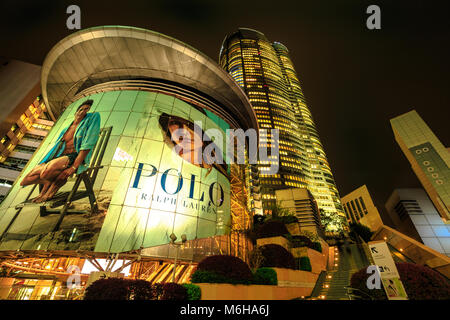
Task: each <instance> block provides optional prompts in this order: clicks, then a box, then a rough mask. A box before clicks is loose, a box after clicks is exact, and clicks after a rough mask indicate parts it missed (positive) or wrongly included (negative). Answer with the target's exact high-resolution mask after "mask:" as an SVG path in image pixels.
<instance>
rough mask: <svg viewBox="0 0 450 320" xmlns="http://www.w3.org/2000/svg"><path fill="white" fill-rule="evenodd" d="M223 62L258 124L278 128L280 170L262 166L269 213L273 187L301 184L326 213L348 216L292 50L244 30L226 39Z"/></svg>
mask: <svg viewBox="0 0 450 320" xmlns="http://www.w3.org/2000/svg"><path fill="white" fill-rule="evenodd" d="M219 60H220V61H219V63H220V65H221V66H222V67H223V68H224V69H225V70H226V71H227V72H229V74H230V75H231V76H232V77H233V78H234V79H235V80H236V82H237V83H238V84H239V86H240V87H241V88H242V89H243V90H244V92H245V93H246V94H247V96H248V97H249V99H250V102H251V103H252V105H253V108H254V110H255V113H256V115H257V118H258V123H259V125H260V128H261V129H272V128H274V129H279V149H280V151H279V153H280V159H279V161H280V169H279V172H278V174H277V175H272V176H269V177H267V178H266V177H264V176H265V175H264V173H265V171H266V170H267V169H266V168H267V167H268V164H265V163H259V164H258V167H259V173H260V174H261V176H263V177H264V178H262V179H261V191H262V194H263V195H264V196H263V197H262V199H263V207H264V208H265V209H266V211H267V209H268V208H270V206H271V205H272V204H273V203H274V202H275V196H274V195H275V190H278V189H285V188H287V187H297V188H307V189H308V190H309V191H310V192H311V193H312V194H313V196H314V198H315V199H316V201H317V204H318V207H319V209H321V211H322V212H323V213H325V214H328V215H335V214H339V215H344V211H343V208H342V205H341V201H340V197H339V193H338V190H337V188H336V185H335V182H334V179H333V175H332V173H331V169H330V166H329V164H328V161H327V159H326V155H325V152H324V150H323V146H322V144H321V142H320V140H319V135H318V133H317V130H316V127H315V124H314V121H313V118H312V115H311V112H310V111H309V109H308V107H307V105H306V101H305V98H304V95H303V92H302V89H301V86H300V81H299V80H298V77H297V73H296V71H295V69H294V66H293V63H292V61H291V59H290V57H289V51H288V49H287V48H286V47H285V46H284V45H283V44H281V43H278V42H273V43H271V42H270V41H269V40H268V39H267V38H266V37H265V35H264V34H262V33H260V32H258V31H255V30H251V29H246V28H240V29H239V30H238V31H237V32H235V33H232V34H230V35H228V36H227V37H226V38H225V40H224V41H223V44H222V48H221V51H220V57H219ZM271 143H272V140H271V137H270V135H268V136H267V137H265V136H261V140H260V146H263V145H270V144H271Z"/></svg>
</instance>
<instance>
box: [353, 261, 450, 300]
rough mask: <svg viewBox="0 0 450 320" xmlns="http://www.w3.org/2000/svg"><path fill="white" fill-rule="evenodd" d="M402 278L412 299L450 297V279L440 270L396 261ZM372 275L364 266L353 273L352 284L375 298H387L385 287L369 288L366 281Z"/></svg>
mask: <svg viewBox="0 0 450 320" xmlns="http://www.w3.org/2000/svg"><path fill="white" fill-rule="evenodd" d="M396 266H397V270H398V273H399V274H400V279H401V281H402V282H403V286H404V287H405V291H406V294H407V295H408V298H409V299H410V300H430V299H431V300H438V299H439V300H442V299H449V297H450V281H449V280H448V279H446V278H445V277H443V276H442V275H441V274H439V273H438V272H436V271H434V270H433V269H430V268H428V267H424V266H420V265H417V264H413V263H405V262H402V263H396ZM369 276H370V275H369V274H367V268H363V269H361V270H359V271H358V272H356V273H355V274H353V275H352V278H351V286H352V287H353V288H356V289H359V290H362V291H364V292H366V293H367V294H369V295H370V296H372V297H373V298H374V299H377V300H382V299H387V297H386V294H385V293H384V289H383V288H381V289H372V290H369V289H368V288H367V285H366V282H367V278H368V277H369Z"/></svg>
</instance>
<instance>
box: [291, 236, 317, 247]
mask: <svg viewBox="0 0 450 320" xmlns="http://www.w3.org/2000/svg"><path fill="white" fill-rule="evenodd" d="M290 241H291V245H292V247H293V248H300V247H308V248H312V247H313V242H312V241H311V239H309V238H308V237H306V236H291V237H290Z"/></svg>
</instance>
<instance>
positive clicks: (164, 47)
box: [41, 26, 258, 129]
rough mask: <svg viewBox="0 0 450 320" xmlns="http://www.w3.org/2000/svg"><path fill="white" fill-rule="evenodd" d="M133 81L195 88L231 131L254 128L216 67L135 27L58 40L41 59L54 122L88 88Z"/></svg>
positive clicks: (239, 95) (246, 106) (246, 105)
mask: <svg viewBox="0 0 450 320" xmlns="http://www.w3.org/2000/svg"><path fill="white" fill-rule="evenodd" d="M135 79H141V80H142V79H152V81H155V80H156V81H162V82H164V81H169V82H170V83H171V84H172V85H171V86H172V87H173V84H175V85H177V84H179V85H181V86H182V87H183V88H185V90H186V88H187V89H188V90H189V89H193V90H194V91H196V92H197V93H199V94H200V95H202V96H203V97H204V98H206V99H207V100H211V101H214V103H215V104H216V105H219V108H218V109H219V110H217V109H216V110H215V111H216V112H218V111H219V113H220V114H219V115H220V116H221V117H223V118H224V119H225V120H227V121H228V122H230V124H231V125H232V126H233V127H239V128H243V129H248V128H255V129H257V128H258V124H257V120H256V115H255V113H254V111H253V109H252V107H251V104H250V102H249V100H248V98H247V97H246V95H245V93H244V92H243V91H242V89H241V88H240V87H239V86H238V85H237V84H236V83H235V81H234V80H233V79H232V77H231V76H230V75H229V74H228V73H227V72H226V71H224V70H223V69H222V68H220V66H219V65H218V64H217V63H215V62H214V61H213V60H212V59H210V58H209V57H207V56H206V55H204V54H203V53H201V52H199V51H198V50H196V49H194V48H192V47H191V46H189V45H187V44H185V43H183V42H181V41H179V40H176V39H174V38H171V37H168V36H166V35H163V34H160V33H157V32H154V31H150V30H146V29H141V28H135V27H126V26H102V27H93V28H89V29H84V30H81V31H79V32H75V33H73V34H71V35H69V36H67V37H66V38H64V39H62V40H61V41H60V42H58V43H57V44H56V45H55V46H54V47H53V48H52V50H51V51H50V52H49V53H48V54H47V56H46V58H45V61H44V64H43V67H42V75H41V85H42V95H43V98H44V101H45V104H46V105H47V106H48V107H49V109H50V112H51V114H52V116H54V117H58V115H59V114H61V112H62V111H63V110H64V108H65V107H67V105H69V104H70V103H72V102H73V101H75V100H77V99H78V98H79V97H77V95H79V94H80V92H81V94H82V93H83V91H85V90H86V89H87V88H89V87H94V86H95V85H99V84H102V83H103V84H105V83H107V82H114V81H117V80H121V81H126V80H130V81H133V80H135Z"/></svg>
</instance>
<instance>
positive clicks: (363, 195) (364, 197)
mask: <svg viewBox="0 0 450 320" xmlns="http://www.w3.org/2000/svg"><path fill="white" fill-rule="evenodd" d="M341 200H342V205H343V207H344V210H345V216H346V218H347V221H348V223H361V224H363V225H365V226H367V227H369V228H370V230H372V231H377V230H378V228H380V227H381V226H382V225H383V220H382V218H381V215H380V212H379V211H378V209H377V207H376V206H375V204H374V203H373V200H372V197H371V196H370V193H369V190H368V189H367V186H366V185H363V186H361V187H359V188H357V189H355V190H353V191H352V192H350V193H349V194H347V195H345V196H343V197H342V198H341Z"/></svg>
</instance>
